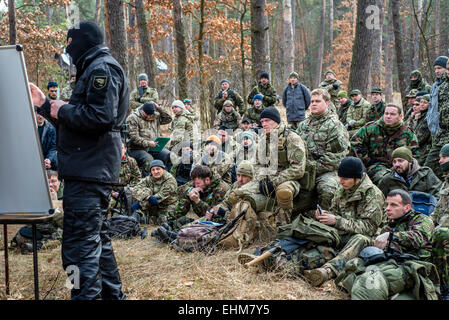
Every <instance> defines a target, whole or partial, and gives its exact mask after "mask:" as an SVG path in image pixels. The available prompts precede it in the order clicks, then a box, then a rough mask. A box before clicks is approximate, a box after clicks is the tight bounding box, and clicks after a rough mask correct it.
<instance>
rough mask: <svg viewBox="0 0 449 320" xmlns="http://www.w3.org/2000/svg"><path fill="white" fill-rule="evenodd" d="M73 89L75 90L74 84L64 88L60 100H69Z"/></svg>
mask: <svg viewBox="0 0 449 320" xmlns="http://www.w3.org/2000/svg"><path fill="white" fill-rule="evenodd" d="M73 88H75V82H73V83H70V84H69V85H67V86H65V87H64V88H63V89H62V91H61V100H70V97H71V96H72V91H73Z"/></svg>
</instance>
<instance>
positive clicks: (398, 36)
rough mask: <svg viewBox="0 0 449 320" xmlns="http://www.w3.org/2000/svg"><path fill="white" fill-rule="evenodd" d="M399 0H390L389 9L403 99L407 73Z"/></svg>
mask: <svg viewBox="0 0 449 320" xmlns="http://www.w3.org/2000/svg"><path fill="white" fill-rule="evenodd" d="M400 2H401V1H400V0H391V9H392V15H393V30H394V44H395V49H396V64H397V68H398V78H399V90H400V92H401V95H402V99H403V101H404V99H405V96H404V95H405V89H407V79H408V77H407V74H406V72H405V65H404V53H403V40H402V28H401V20H400V12H399V8H400V5H401V3H400Z"/></svg>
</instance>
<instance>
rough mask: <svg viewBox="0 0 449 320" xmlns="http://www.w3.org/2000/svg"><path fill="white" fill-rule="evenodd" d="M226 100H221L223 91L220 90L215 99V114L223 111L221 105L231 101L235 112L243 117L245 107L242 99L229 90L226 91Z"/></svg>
mask: <svg viewBox="0 0 449 320" xmlns="http://www.w3.org/2000/svg"><path fill="white" fill-rule="evenodd" d="M227 92H228V97H227V99H225V98H223V91H221V90H220V92H219V93H218V95H217V96H216V97H215V102H214V108H215V109H216V110H217V114H218V113H220V112H221V110H222V109H223V103H224V102H225V101H226V100H231V101H232V102H233V104H234V108H235V110H237V111H238V113H239V114H240V115H244V114H245V112H246V105H245V102H244V101H243V98H242V97H241V96H240V95H239V94H238V93H237V92H235V91H234V90H232V89H231V88H229V89H228V91H227Z"/></svg>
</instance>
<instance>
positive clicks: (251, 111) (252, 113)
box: [243, 106, 264, 127]
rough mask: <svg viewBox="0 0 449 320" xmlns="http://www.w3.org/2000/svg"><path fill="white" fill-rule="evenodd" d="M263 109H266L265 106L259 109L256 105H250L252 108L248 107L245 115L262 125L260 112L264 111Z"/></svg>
mask: <svg viewBox="0 0 449 320" xmlns="http://www.w3.org/2000/svg"><path fill="white" fill-rule="evenodd" d="M263 109H264V108H263V107H262V108H260V109H257V108H256V107H254V106H253V107H250V108H248V110H247V111H246V113H245V115H244V116H243V117H244V118H248V119H250V120H251V122H252V123H257V125H258V126H259V127H261V124H260V114H261V113H262V111H263Z"/></svg>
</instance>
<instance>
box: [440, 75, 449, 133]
mask: <svg viewBox="0 0 449 320" xmlns="http://www.w3.org/2000/svg"><path fill="white" fill-rule="evenodd" d="M441 80H443V83H442V84H441V85H440V88H439V89H438V114H439V117H438V119H439V124H440V131H443V132H446V133H447V132H448V131H449V75H448V74H447V73H444V74H443V76H441Z"/></svg>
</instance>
